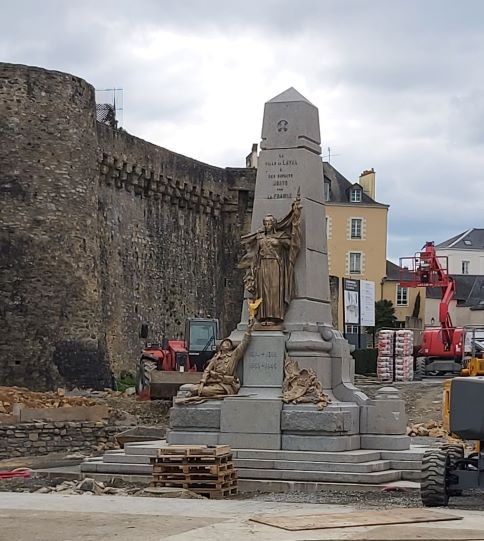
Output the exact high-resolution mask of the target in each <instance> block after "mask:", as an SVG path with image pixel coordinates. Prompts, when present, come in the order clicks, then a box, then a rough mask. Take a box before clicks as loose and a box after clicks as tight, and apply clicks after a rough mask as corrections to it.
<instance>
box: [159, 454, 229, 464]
mask: <svg viewBox="0 0 484 541" xmlns="http://www.w3.org/2000/svg"><path fill="white" fill-rule="evenodd" d="M232 458H233V457H232V453H229V454H226V455H220V456H205V455H199V456H194V455H191V456H186V455H165V456H157V457H152V458H151V460H150V461H151V464H153V465H154V464H167V463H173V464H199V465H203V464H226V463H227V462H232Z"/></svg>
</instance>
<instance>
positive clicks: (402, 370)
mask: <svg viewBox="0 0 484 541" xmlns="http://www.w3.org/2000/svg"><path fill="white" fill-rule="evenodd" d="M412 380H413V331H411V330H409V329H400V330H398V331H396V333H395V381H412Z"/></svg>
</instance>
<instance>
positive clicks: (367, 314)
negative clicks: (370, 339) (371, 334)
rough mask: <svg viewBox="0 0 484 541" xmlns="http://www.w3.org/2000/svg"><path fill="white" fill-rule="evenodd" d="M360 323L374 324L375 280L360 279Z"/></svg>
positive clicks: (371, 325) (365, 324)
mask: <svg viewBox="0 0 484 541" xmlns="http://www.w3.org/2000/svg"><path fill="white" fill-rule="evenodd" d="M360 325H361V326H362V327H374V326H375V282H370V281H369V280H360Z"/></svg>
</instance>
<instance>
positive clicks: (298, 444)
mask: <svg viewBox="0 0 484 541" xmlns="http://www.w3.org/2000/svg"><path fill="white" fill-rule="evenodd" d="M359 448H360V436H358V435H352V436H306V435H305V436H298V435H294V434H283V435H282V449H284V450H288V451H350V450H353V449H359Z"/></svg>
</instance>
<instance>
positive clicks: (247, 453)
mask: <svg viewBox="0 0 484 541" xmlns="http://www.w3.org/2000/svg"><path fill="white" fill-rule="evenodd" d="M235 456H236V459H237V460H238V459H239V458H240V459H257V460H279V461H280V460H287V461H292V462H338V463H341V462H344V463H351V464H360V463H362V462H374V461H377V460H380V453H379V452H378V451H367V450H362V449H356V450H353V451H346V452H312V451H287V450H281V451H252V450H250V449H240V450H236V451H235Z"/></svg>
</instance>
